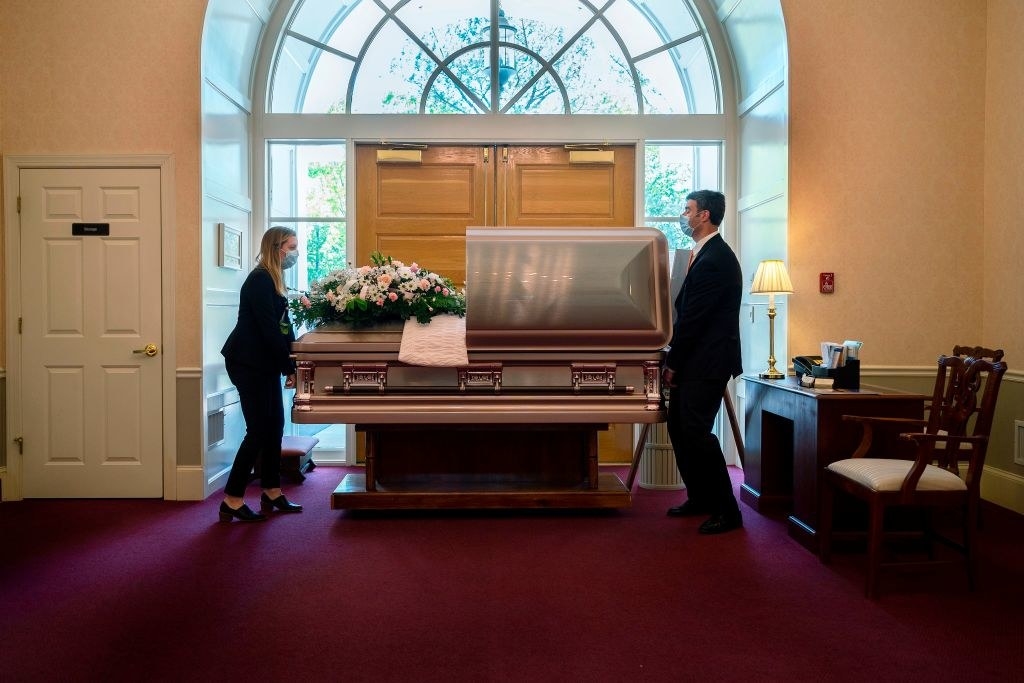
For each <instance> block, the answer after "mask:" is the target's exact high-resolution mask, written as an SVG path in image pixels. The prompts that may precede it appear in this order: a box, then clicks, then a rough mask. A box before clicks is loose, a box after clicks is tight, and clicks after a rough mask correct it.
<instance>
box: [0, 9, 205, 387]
mask: <svg viewBox="0 0 1024 683" xmlns="http://www.w3.org/2000/svg"><path fill="white" fill-rule="evenodd" d="M205 9H206V0H174V1H173V2H171V1H169V0H88V1H87V2H74V3H70V2H65V1H64V0H3V2H0V84H2V85H3V87H2V88H0V153H2V154H3V155H12V154H65V155H67V154H104V155H110V154H173V155H174V163H175V177H176V181H177V182H176V184H177V188H176V197H175V216H176V223H177V235H176V236H175V245H176V246H175V255H174V258H175V262H176V276H175V279H176V282H177V291H176V292H175V295H174V299H175V313H174V315H175V322H176V328H177V329H176V330H175V331H174V334H175V342H176V348H177V356H178V357H177V358H175V359H174V360H173V361H172V362H174V363H175V365H176V367H183V366H190V367H196V366H198V365H199V361H200V353H201V349H200V330H199V327H200V316H199V310H200V307H199V305H198V302H199V286H200V278H199V244H200V240H199V224H200V192H199V163H200V160H199V120H200V117H199V44H200V38H201V36H202V29H203V19H204V13H205ZM2 362H3V363H4V364H6V354H5V356H4V360H3V361H2Z"/></svg>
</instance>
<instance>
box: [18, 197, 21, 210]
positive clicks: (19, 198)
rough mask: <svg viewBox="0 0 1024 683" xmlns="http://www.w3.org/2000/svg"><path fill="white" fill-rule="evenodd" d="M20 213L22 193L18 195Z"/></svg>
mask: <svg viewBox="0 0 1024 683" xmlns="http://www.w3.org/2000/svg"><path fill="white" fill-rule="evenodd" d="M18 213H21V195H18Z"/></svg>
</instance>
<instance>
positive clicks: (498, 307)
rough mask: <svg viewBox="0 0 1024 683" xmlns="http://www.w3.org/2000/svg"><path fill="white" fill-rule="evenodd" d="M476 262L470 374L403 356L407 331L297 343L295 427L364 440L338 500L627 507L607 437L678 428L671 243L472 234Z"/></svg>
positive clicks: (641, 234) (642, 232)
mask: <svg viewBox="0 0 1024 683" xmlns="http://www.w3.org/2000/svg"><path fill="white" fill-rule="evenodd" d="M466 266H467V267H466V272H467V278H466V302H467V306H466V309H467V313H466V319H465V328H466V333H465V344H466V350H467V360H468V362H466V364H465V365H458V366H456V367H428V366H419V365H410V364H408V363H403V362H401V361H399V359H398V357H399V348H400V346H401V342H402V330H403V326H402V325H401V324H395V325H394V326H391V327H378V328H371V329H356V330H353V329H350V328H347V327H336V328H331V327H327V328H317V329H315V330H313V331H311V332H308V333H306V334H304V335H302V336H301V337H300V338H299V339H298V340H296V341H295V343H294V345H293V351H294V356H295V359H296V361H297V364H298V382H297V387H298V388H297V391H296V394H295V399H294V404H293V409H292V420H293V421H294V422H296V423H306V424H311V423H316V424H319V423H347V424H355V425H356V429H357V431H361V432H365V433H366V435H367V444H366V466H367V467H366V474H365V477H364V476H363V475H349V476H348V477H346V480H345V481H343V482H342V485H341V486H339V489H338V491H337V492H335V495H334V498H333V499H332V505H333V506H334V507H336V508H345V507H413V506H415V507H420V506H431V507H452V506H460V507H461V506H473V507H498V506H533V505H542V506H573V507H575V506H602V507H608V506H623V505H628V504H629V493H628V492H627V491H626V490H625V487H624V486H622V484H621V481H619V480H618V478H617V477H614V475H608V476H607V477H605V476H604V475H599V473H598V470H597V453H596V431H597V430H601V429H606V428H607V426H608V425H609V424H621V423H634V424H637V423H654V422H661V421H664V419H665V414H664V406H663V403H662V397H661V384H660V367H661V362H662V357H663V350H664V348H665V346H666V345H667V344H668V342H669V339H670V335H671V320H672V313H671V308H670V306H671V304H670V301H669V278H668V247H667V243H666V240H665V238H664V236H663V235H662V234H661V233H660V232H658V231H657V230H654V229H650V228H628V229H582V228H581V229H487V228H470V229H468V230H467V233H466ZM412 324H417V323H412ZM412 443H415V444H416V446H415V452H414V453H413V452H410V444H412ZM403 453H404V455H403ZM613 480H614V481H613ZM367 494H373V495H367ZM602 494H603V495H602ZM585 500H587V501H589V502H584V501H585Z"/></svg>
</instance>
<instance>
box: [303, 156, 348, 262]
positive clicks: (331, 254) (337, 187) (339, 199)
mask: <svg viewBox="0 0 1024 683" xmlns="http://www.w3.org/2000/svg"><path fill="white" fill-rule="evenodd" d="M308 176H309V178H310V180H312V181H314V182H313V188H312V189H311V190H310V191H309V193H308V194H307V196H306V206H307V207H309V210H310V211H311V212H312V213H313V215H317V216H344V215H345V193H346V184H345V183H346V178H345V162H344V161H330V162H325V163H313V164H310V165H309V167H308ZM343 226H344V224H342V227H341V229H339V228H338V224H336V223H314V224H312V225H311V226H310V229H309V234H308V235H307V237H306V246H305V251H306V267H307V271H308V273H309V279H310V280H314V279H317V278H321V277H324V276H325V275H327V274H328V273H330V272H331V271H334V270H338V269H340V268H344V267H345V264H346V262H347V259H346V251H345V237H346V235H345V229H344V227H343Z"/></svg>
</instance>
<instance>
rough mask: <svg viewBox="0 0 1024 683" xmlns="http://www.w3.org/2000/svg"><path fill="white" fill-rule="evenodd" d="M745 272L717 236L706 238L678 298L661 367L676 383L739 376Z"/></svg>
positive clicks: (741, 368)
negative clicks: (674, 375) (673, 375)
mask: <svg viewBox="0 0 1024 683" xmlns="http://www.w3.org/2000/svg"><path fill="white" fill-rule="evenodd" d="M742 297H743V273H742V271H741V270H740V263H739V261H738V260H737V259H736V254H734V253H733V251H732V249H730V248H729V245H728V244H726V243H725V240H724V239H722V236H721V235H715V236H714V237H712V238H711V239H709V240H708V241H707V242H706V243H705V244H704V246H703V247H701V250H700V252H698V253H697V258H695V259H694V261H693V264H692V265H691V266H690V271H689V272H688V273H687V274H686V278H685V279H684V280H683V286H682V288H681V289H680V290H679V295H678V296H677V297H676V302H675V307H676V321H675V326H674V327H673V330H672V343H671V347H670V349H669V352H668V355H667V357H666V359H665V365H666V367H668V368H671V369H672V370H674V371H675V372H676V373H677V374H679V375H680V377H679V379H717V380H721V379H723V378H724V379H726V380H727V379H728V378H730V377H736V376H737V375H739V374H740V373H741V372H743V360H742V355H741V352H740V300H741V299H742Z"/></svg>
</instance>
